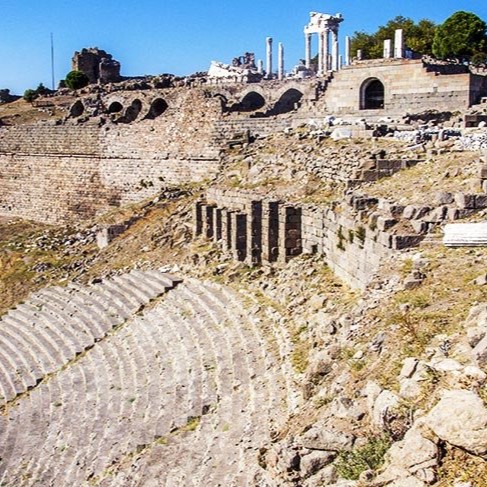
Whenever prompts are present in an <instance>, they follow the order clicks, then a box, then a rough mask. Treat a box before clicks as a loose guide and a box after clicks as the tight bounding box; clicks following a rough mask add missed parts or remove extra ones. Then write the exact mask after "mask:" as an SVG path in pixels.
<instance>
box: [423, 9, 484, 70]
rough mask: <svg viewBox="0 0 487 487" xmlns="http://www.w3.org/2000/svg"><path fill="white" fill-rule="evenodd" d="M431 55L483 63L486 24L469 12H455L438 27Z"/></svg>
mask: <svg viewBox="0 0 487 487" xmlns="http://www.w3.org/2000/svg"><path fill="white" fill-rule="evenodd" d="M433 53H434V55H435V56H436V57H437V58H439V59H455V60H457V61H467V60H472V61H473V62H474V63H475V64H479V63H482V62H485V59H486V56H487V24H486V23H485V22H484V21H483V20H482V19H481V18H480V17H478V16H477V15H475V14H473V13H471V12H463V11H460V12H456V13H454V14H453V15H452V16H451V17H449V18H448V19H446V21H445V22H444V23H443V24H441V25H440V26H438V28H437V30H436V33H435V37H434V41H433Z"/></svg>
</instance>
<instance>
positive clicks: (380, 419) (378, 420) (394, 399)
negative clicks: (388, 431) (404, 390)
mask: <svg viewBox="0 0 487 487" xmlns="http://www.w3.org/2000/svg"><path fill="white" fill-rule="evenodd" d="M398 404H399V397H398V396H397V395H396V394H394V393H393V392H391V391H387V390H384V391H382V392H381V393H380V394H379V396H378V397H377V399H376V400H375V403H374V407H373V410H372V422H373V423H374V425H375V426H378V427H380V428H381V429H384V428H385V427H386V423H387V413H388V411H389V410H391V409H394V408H395V407H396V406H397V405H398Z"/></svg>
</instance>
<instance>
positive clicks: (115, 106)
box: [108, 101, 123, 113]
mask: <svg viewBox="0 0 487 487" xmlns="http://www.w3.org/2000/svg"><path fill="white" fill-rule="evenodd" d="M121 111H123V105H122V104H121V103H120V102H119V101H113V102H112V103H110V105H109V106H108V113H120V112H121Z"/></svg>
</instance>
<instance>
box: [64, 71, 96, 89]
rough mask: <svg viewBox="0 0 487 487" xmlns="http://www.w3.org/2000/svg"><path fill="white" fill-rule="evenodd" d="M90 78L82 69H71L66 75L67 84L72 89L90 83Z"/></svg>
mask: <svg viewBox="0 0 487 487" xmlns="http://www.w3.org/2000/svg"><path fill="white" fill-rule="evenodd" d="M89 82H90V80H89V79H88V76H86V74H85V73H83V72H82V71H71V72H69V73H68V74H67V75H66V81H65V83H66V86H67V87H68V88H71V89H72V90H79V89H80V88H84V87H85V86H87V85H88V83H89Z"/></svg>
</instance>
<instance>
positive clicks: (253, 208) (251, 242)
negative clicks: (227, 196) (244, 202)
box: [246, 201, 262, 266]
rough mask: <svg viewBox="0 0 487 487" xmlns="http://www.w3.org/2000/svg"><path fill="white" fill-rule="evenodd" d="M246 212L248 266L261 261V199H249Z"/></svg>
mask: <svg viewBox="0 0 487 487" xmlns="http://www.w3.org/2000/svg"><path fill="white" fill-rule="evenodd" d="M247 209H248V213H247V215H248V216H247V258H246V262H247V264H248V265H249V266H253V265H258V264H260V263H261V262H262V201H250V202H249V204H248V206H247Z"/></svg>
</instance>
